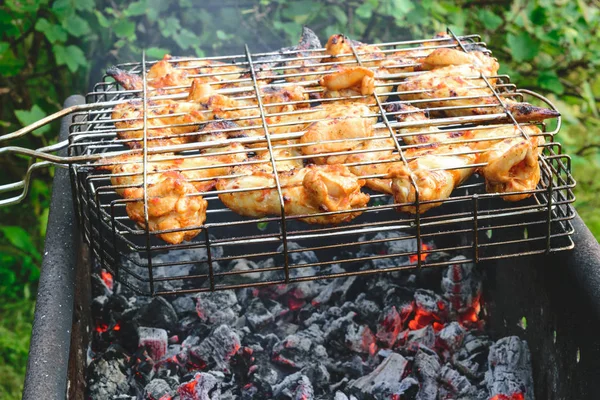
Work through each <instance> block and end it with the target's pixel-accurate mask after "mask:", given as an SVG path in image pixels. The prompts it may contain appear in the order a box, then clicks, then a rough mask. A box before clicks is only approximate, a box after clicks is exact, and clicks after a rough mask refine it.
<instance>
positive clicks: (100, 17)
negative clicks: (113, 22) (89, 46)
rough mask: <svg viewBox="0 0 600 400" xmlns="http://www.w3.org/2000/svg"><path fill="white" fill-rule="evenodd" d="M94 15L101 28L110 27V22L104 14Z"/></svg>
mask: <svg viewBox="0 0 600 400" xmlns="http://www.w3.org/2000/svg"><path fill="white" fill-rule="evenodd" d="M94 14H95V15H96V19H97V20H98V24H99V25H100V26H101V27H103V28H108V27H110V22H109V21H108V19H106V17H105V16H104V14H102V13H101V12H100V11H94Z"/></svg>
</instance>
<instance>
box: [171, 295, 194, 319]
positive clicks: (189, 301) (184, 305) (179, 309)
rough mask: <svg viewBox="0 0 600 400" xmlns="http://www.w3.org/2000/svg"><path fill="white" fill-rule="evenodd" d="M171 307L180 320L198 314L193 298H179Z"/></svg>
mask: <svg viewBox="0 0 600 400" xmlns="http://www.w3.org/2000/svg"><path fill="white" fill-rule="evenodd" d="M171 305H172V306H173V309H175V312H176V313H177V315H178V316H179V318H181V317H183V316H185V315H188V314H190V313H195V312H196V302H195V301H194V298H193V297H191V296H177V298H175V300H173V301H172V302H171Z"/></svg>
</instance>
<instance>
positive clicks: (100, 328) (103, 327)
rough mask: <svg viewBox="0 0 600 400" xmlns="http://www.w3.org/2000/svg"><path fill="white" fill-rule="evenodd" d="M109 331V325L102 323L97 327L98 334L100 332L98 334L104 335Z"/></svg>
mask: <svg viewBox="0 0 600 400" xmlns="http://www.w3.org/2000/svg"><path fill="white" fill-rule="evenodd" d="M107 330H108V325H106V324H102V323H100V324H98V325H96V332H98V333H104V332H106V331H107Z"/></svg>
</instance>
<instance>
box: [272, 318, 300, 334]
mask: <svg viewBox="0 0 600 400" xmlns="http://www.w3.org/2000/svg"><path fill="white" fill-rule="evenodd" d="M299 328H300V327H299V326H298V325H296V324H292V323H291V322H286V321H278V322H277V323H276V324H275V330H274V332H275V334H276V335H277V337H280V338H285V337H287V336H289V335H293V334H294V333H296V332H298V329H299Z"/></svg>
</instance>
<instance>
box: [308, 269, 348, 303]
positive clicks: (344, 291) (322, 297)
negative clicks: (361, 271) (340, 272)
mask: <svg viewBox="0 0 600 400" xmlns="http://www.w3.org/2000/svg"><path fill="white" fill-rule="evenodd" d="M358 284H359V282H358V281H357V277H356V276H351V277H349V278H345V279H333V280H332V281H331V282H330V283H329V284H328V285H327V286H325V288H323V289H322V290H321V292H320V294H319V295H318V296H317V297H315V298H314V299H312V304H313V305H314V306H318V305H320V304H327V303H329V302H330V301H331V300H332V299H333V300H336V299H339V300H340V301H346V299H347V298H348V296H349V295H350V293H351V292H352V291H353V290H354V288H355V287H356V286H358Z"/></svg>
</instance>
